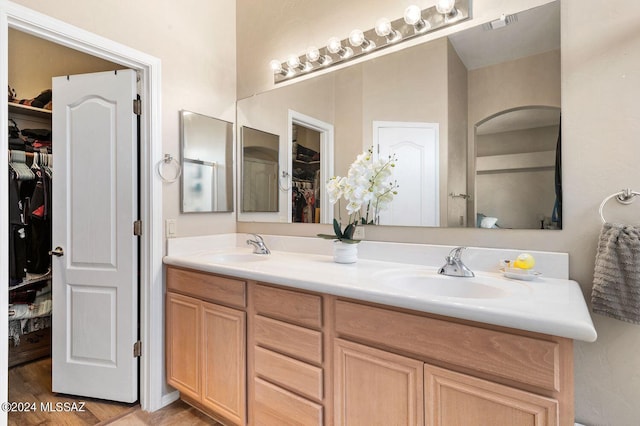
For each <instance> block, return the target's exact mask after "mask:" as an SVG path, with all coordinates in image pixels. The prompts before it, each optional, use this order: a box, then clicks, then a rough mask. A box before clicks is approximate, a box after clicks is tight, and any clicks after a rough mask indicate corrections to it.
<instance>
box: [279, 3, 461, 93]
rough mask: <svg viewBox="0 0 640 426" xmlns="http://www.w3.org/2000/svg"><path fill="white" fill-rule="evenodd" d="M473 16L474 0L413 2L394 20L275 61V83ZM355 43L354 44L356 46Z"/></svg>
mask: <svg viewBox="0 0 640 426" xmlns="http://www.w3.org/2000/svg"><path fill="white" fill-rule="evenodd" d="M470 17H471V0H437V3H436V5H435V6H431V7H428V8H426V9H422V10H421V9H420V8H419V7H418V6H409V7H407V8H406V10H405V12H404V15H403V16H402V17H401V18H398V19H396V20H394V21H390V20H389V19H387V18H380V19H378V21H376V23H375V26H374V27H373V28H371V29H370V30H367V31H361V30H358V29H356V30H353V31H351V33H350V34H349V37H347V38H346V39H343V40H341V39H339V38H338V37H331V38H330V39H329V40H328V41H327V45H326V46H325V47H323V48H316V47H310V48H309V49H307V52H306V53H305V54H303V55H300V56H296V55H292V56H290V57H289V58H288V59H287V61H285V62H279V61H278V60H273V61H271V70H272V72H273V79H274V82H275V83H279V82H282V81H286V80H290V79H292V78H296V77H298V76H301V75H306V74H309V73H312V72H314V71H317V70H320V69H326V68H327V67H330V66H333V65H338V64H342V63H345V62H348V61H350V60H353V59H355V58H358V57H361V56H363V55H367V54H369V53H372V52H375V51H378V50H380V49H384V48H385V47H388V46H391V45H393V44H397V43H399V42H403V41H405V40H409V39H411V38H413V37H418V36H421V35H424V34H429V33H431V32H433V31H436V30H439V29H442V28H445V27H449V26H451V25H455V24H457V23H459V22H462V21H465V20H467V19H469V18H470ZM352 47H353V48H352Z"/></svg>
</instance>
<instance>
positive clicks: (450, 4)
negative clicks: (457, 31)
mask: <svg viewBox="0 0 640 426" xmlns="http://www.w3.org/2000/svg"><path fill="white" fill-rule="evenodd" d="M455 6H456V0H438V3H437V4H436V10H437V11H438V13H441V14H443V15H449V14H450V13H452V12H453V11H454V10H455Z"/></svg>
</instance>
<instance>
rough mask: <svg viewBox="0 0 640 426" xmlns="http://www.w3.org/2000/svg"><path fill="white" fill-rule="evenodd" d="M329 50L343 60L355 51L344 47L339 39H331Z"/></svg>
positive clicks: (328, 45) (328, 43) (328, 44)
mask: <svg viewBox="0 0 640 426" xmlns="http://www.w3.org/2000/svg"><path fill="white" fill-rule="evenodd" d="M327 50H328V51H329V52H330V53H335V54H337V55H338V56H340V58H341V59H346V58H348V57H350V56H352V55H353V50H351V48H350V47H342V42H341V41H340V39H339V38H338V37H331V38H330V39H329V41H328V42H327Z"/></svg>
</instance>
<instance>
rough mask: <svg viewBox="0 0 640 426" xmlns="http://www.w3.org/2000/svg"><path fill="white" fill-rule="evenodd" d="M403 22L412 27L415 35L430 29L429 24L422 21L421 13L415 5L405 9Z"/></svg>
mask: <svg viewBox="0 0 640 426" xmlns="http://www.w3.org/2000/svg"><path fill="white" fill-rule="evenodd" d="M404 22H406V23H407V24H409V25H413V30H414V31H415V32H417V33H421V32H424V31H426V30H428V29H429V28H431V24H429V22H427V21H425V20H424V19H422V11H421V10H420V8H419V7H418V6H416V5H415V4H412V5H411V6H409V7H407V9H406V10H405V11H404Z"/></svg>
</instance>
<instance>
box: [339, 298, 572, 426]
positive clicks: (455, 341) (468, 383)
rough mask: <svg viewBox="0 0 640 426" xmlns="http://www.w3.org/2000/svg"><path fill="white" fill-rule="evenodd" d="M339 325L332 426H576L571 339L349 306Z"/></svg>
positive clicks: (342, 312) (343, 309)
mask: <svg viewBox="0 0 640 426" xmlns="http://www.w3.org/2000/svg"><path fill="white" fill-rule="evenodd" d="M335 316H336V317H335V329H336V335H337V336H339V338H336V342H335V346H334V350H335V364H334V368H335V372H336V374H335V377H336V382H335V384H334V389H335V424H336V425H347V424H348V425H353V424H367V422H364V423H360V421H361V420H362V419H363V416H365V417H364V419H366V420H367V421H369V422H371V423H369V424H376V421H375V419H379V418H384V416H385V415H391V416H393V417H396V418H398V419H401V421H400V423H398V424H407V425H423V424H424V425H429V426H449V425H465V426H466V425H471V426H473V425H478V426H483V425H487V424H490V425H492V426H517V425H522V426H525V425H531V426H534V425H536V426H542V425H566V426H569V425H573V350H572V342H571V341H570V340H568V339H561V338H555V337H553V336H545V335H539V334H534V333H524V332H522V333H520V332H515V331H513V332H512V331H511V330H505V329H499V328H497V327H495V328H491V327H489V326H487V328H485V327H484V326H482V327H480V326H479V325H477V324H473V323H464V322H453V321H452V320H449V319H442V318H435V317H433V316H428V315H422V314H418V313H411V312H404V311H400V310H394V309H387V308H386V307H378V306H369V305H365V304H361V303H357V302H351V301H344V300H337V301H336V304H335ZM346 339H349V340H351V341H347V340H346ZM354 341H355V342H358V343H354ZM434 364H439V365H438V366H436V365H434ZM391 389H392V391H391ZM390 413H393V414H390ZM423 413H424V419H423ZM383 423H384V422H383Z"/></svg>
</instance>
